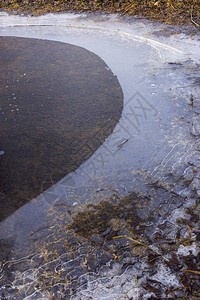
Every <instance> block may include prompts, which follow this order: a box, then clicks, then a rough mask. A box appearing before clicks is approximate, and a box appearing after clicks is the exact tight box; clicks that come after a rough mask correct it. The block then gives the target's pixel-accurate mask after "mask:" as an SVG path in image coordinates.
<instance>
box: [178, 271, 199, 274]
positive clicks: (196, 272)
mask: <svg viewBox="0 0 200 300" xmlns="http://www.w3.org/2000/svg"><path fill="white" fill-rule="evenodd" d="M182 271H184V272H190V273H195V274H200V272H199V271H193V270H182Z"/></svg>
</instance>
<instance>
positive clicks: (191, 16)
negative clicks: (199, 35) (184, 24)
mask: <svg viewBox="0 0 200 300" xmlns="http://www.w3.org/2000/svg"><path fill="white" fill-rule="evenodd" d="M190 19H191V22H192V23H193V24H194V25H195V26H196V27H198V28H199V27H200V25H199V24H197V23H196V22H195V21H194V20H193V5H192V6H191V15H190Z"/></svg>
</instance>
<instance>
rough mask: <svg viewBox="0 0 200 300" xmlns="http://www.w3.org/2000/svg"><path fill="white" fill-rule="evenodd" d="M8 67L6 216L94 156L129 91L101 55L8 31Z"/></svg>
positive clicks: (0, 110) (0, 135) (3, 45)
mask: <svg viewBox="0 0 200 300" xmlns="http://www.w3.org/2000/svg"><path fill="white" fill-rule="evenodd" d="M0 65H1V74H0V99H1V100H0V182H1V186H0V189H1V190H0V192H1V194H0V197H1V207H0V219H1V220H2V219H4V218H5V217H7V216H8V215H9V214H11V213H12V212H13V211H15V210H16V209H17V208H19V207H20V206H22V205H23V204H25V203H26V202H27V201H28V200H31V199H33V198H34V197H36V196H37V195H38V194H39V193H41V192H43V191H44V190H46V189H47V188H48V187H49V186H51V185H52V184H53V183H55V182H57V181H58V180H60V179H61V178H62V177H63V176H65V175H66V174H67V173H69V172H71V171H74V170H75V169H76V168H77V167H78V166H79V165H80V164H81V163H83V161H85V160H86V159H87V158H89V157H90V156H91V154H92V153H93V152H94V151H95V150H96V149H97V148H98V147H99V146H100V145H101V144H102V143H103V142H104V140H105V138H106V137H107V136H108V135H109V134H110V133H111V132H112V130H113V128H114V127H115V125H116V124H117V122H118V120H119V118H120V115H121V112H122V106H123V94H122V90H121V87H120V85H119V82H118V80H117V78H116V76H114V75H113V73H112V72H111V70H110V69H109V68H108V67H107V65H106V64H105V63H104V62H103V61H102V60H101V59H100V58H99V57H98V56H97V55H95V54H93V53H91V52H89V51H87V50H85V49H83V48H81V47H77V46H73V45H70V44H64V43H59V42H53V41H44V40H37V39H25V38H15V37H0ZM88 145H89V147H88Z"/></svg>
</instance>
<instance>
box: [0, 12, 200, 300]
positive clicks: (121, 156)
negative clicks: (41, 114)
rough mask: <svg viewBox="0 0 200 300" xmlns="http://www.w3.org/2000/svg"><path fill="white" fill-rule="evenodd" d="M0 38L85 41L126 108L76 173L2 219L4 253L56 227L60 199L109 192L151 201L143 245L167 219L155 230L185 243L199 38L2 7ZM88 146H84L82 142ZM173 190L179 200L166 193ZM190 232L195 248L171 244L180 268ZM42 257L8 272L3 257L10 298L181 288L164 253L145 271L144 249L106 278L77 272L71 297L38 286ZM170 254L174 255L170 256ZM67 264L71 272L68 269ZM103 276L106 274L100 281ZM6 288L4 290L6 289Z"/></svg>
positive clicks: (74, 201)
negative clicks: (110, 74) (128, 264)
mask: <svg viewBox="0 0 200 300" xmlns="http://www.w3.org/2000/svg"><path fill="white" fill-rule="evenodd" d="M0 35H1V36H20V37H29V38H41V39H48V40H55V41H62V42H67V43H71V44H75V45H78V46H82V47H84V48H86V49H88V50H90V51H92V52H94V53H95V54H97V55H99V56H100V57H101V58H102V59H103V60H104V61H105V62H106V63H107V65H108V66H109V67H110V69H111V70H112V71H113V72H114V74H116V76H117V77H118V80H119V82H120V84H121V86H122V89H123V93H124V110H123V113H122V117H121V119H120V121H119V124H118V125H117V126H116V128H115V130H114V132H113V133H112V134H111V135H110V136H109V138H108V139H107V140H106V142H105V143H104V144H103V145H102V146H101V147H100V148H99V149H98V150H97V151H96V152H95V153H94V154H93V156H92V157H91V158H90V159H89V160H88V161H86V162H85V163H84V164H83V165H81V167H80V168H79V169H77V170H76V172H74V173H71V174H68V175H66V177H65V178H63V180H61V181H60V182H58V183H57V184H55V185H54V186H53V187H52V188H50V189H49V190H47V191H44V193H42V194H41V195H40V196H39V197H38V198H37V199H34V200H32V201H31V202H30V203H28V204H27V205H25V206H23V207H22V208H20V209H19V210H18V211H16V212H15V213H14V214H13V215H11V216H10V217H8V218H7V219H6V220H4V221H3V222H2V223H1V224H0V226H1V232H0V238H1V240H2V241H3V242H4V244H5V245H10V246H9V247H10V248H11V249H12V255H11V259H21V258H22V257H23V256H25V255H29V254H30V253H29V251H28V249H30V247H32V246H33V245H34V244H37V241H38V240H41V239H42V240H43V241H44V242H45V240H46V237H47V235H48V234H49V228H52V231H53V230H54V229H53V228H54V225H55V220H57V221H58V219H59V216H60V213H61V210H60V206H61V207H62V213H63V211H64V210H65V205H67V206H70V207H77V206H78V205H82V204H85V202H86V199H87V201H89V202H97V201H99V200H101V199H102V198H105V199H108V198H109V197H110V196H111V195H112V194H113V193H114V192H117V193H118V195H119V196H120V197H121V196H124V195H127V194H128V192H131V191H138V192H140V193H144V194H145V193H148V194H150V195H151V197H150V200H149V203H148V206H145V207H141V208H140V209H138V214H139V216H140V217H143V218H145V216H147V218H148V216H150V215H152V216H153V217H154V221H153V222H152V224H150V225H149V227H148V229H146V231H145V234H146V236H148V239H149V240H148V242H149V243H150V244H154V242H155V240H154V237H155V234H156V233H158V232H159V230H161V228H159V226H160V225H162V224H165V226H164V228H162V230H163V232H164V236H165V238H166V239H168V241H169V240H170V241H172V240H173V241H174V240H175V239H176V236H177V232H178V231H180V230H182V231H181V237H182V241H183V240H184V239H186V237H188V235H189V234H188V233H187V230H186V227H187V226H186V224H182V227H180V224H177V222H176V220H177V218H182V219H184V220H189V221H188V224H190V226H191V228H194V227H195V225H194V224H193V223H192V222H193V221H194V220H191V219H190V217H189V215H186V214H185V212H184V207H186V206H189V205H195V204H197V206H196V209H197V210H198V203H197V202H198V198H199V195H200V175H199V172H200V171H199V166H200V157H199V147H200V146H199V142H198V137H199V135H200V128H199V124H200V122H199V114H200V99H199V91H200V86H199V72H200V66H199V63H200V52H199V46H200V40H199V37H198V36H197V35H194V36H192V37H191V36H189V35H188V34H187V32H186V33H184V31H183V32H182V33H180V30H178V29H177V28H174V27H171V26H166V25H160V24H154V23H151V22H147V21H144V20H138V19H135V18H124V19H123V18H120V17H118V16H116V15H111V16H105V15H93V14H89V15H86V14H82V15H78V14H58V15H54V14H48V15H44V16H40V17H30V16H28V17H27V16H26V17H25V16H13V15H10V16H8V15H7V14H5V13H1V15H0ZM94 138H95V137H94ZM87 147H89V145H85V148H86V149H87ZM1 150H2V151H3V149H1ZM186 181H187V184H186ZM188 182H189V184H188ZM172 193H174V195H176V197H172ZM169 199H170V201H169ZM50 209H52V210H53V211H54V219H53V220H52V218H49V214H48V213H47V212H48V211H49V210H50ZM55 214H56V217H55ZM198 221H199V219H198V220H196V225H198ZM58 222H59V221H58ZM186 223H187V222H186ZM169 224H171V227H169ZM184 226H185V227H184ZM197 230H199V229H198V228H197ZM192 234H193V236H192V241H193V242H194V244H192V243H191V244H190V245H185V244H184V243H185V240H184V242H183V244H180V247H179V248H177V254H176V255H178V256H177V257H176V258H177V259H175V258H174V260H175V261H176V263H177V264H178V261H179V264H180V265H182V268H186V265H185V263H186V262H185V260H184V259H183V261H181V260H182V256H184V255H186V257H187V253H191V252H190V251H192V253H193V256H194V257H193V260H195V259H196V258H195V257H197V256H198V251H199V250H198V249H196V248H195V247H197V248H198V242H196V240H195V233H194V232H193V231H192ZM197 235H198V233H196V236H197ZM165 243H168V242H167V241H165ZM157 246H159V245H157ZM187 246H189V247H190V248H186V247H187ZM177 247H178V246H177ZM157 251H158V249H157ZM159 251H160V248H159ZM163 251H164V250H163ZM173 251H175V250H173ZM81 255H85V253H82V254H81ZM174 255H175V254H174ZM37 257H38V256H37ZM40 259H41V258H40ZM40 259H38V260H36V261H34V259H33V258H32V256H31V258H30V257H29V256H28V258H27V259H24V260H23V259H22V260H20V261H18V262H19V263H21V262H22V261H23V262H24V261H26V263H25V264H24V265H23V266H22V267H21V268H20V271H18V270H17V268H16V264H15V263H14V264H13V263H11V265H12V268H13V269H12V276H11V275H10V273H9V272H10V271H9V270H8V269H7V265H9V263H7V264H6V265H5V267H3V269H2V282H3V284H6V283H8V282H9V284H13V287H12V289H11V290H10V294H13V295H17V291H18V290H20V296H18V297H21V298H17V296H16V299H49V297H50V295H53V293H54V294H56V293H57V294H56V295H57V296H56V298H55V299H62V297H64V298H63V299H70V297H72V299H90V298H89V297H91V299H138V297H139V296H141V297H143V298H142V299H150V297H151V296H152V297H157V295H158V290H160V294H159V297H161V298H162V296H160V295H163V293H164V292H166V290H167V289H169V294H168V295H170V293H171V295H175V296H176V297H182V296H183V295H181V294H179V289H182V287H183V282H184V280H182V279H180V277H179V276H178V275H177V273H176V272H177V270H175V271H174V269H173V268H171V265H169V266H168V265H166V264H165V263H164V262H163V261H162V257H160V261H159V263H160V265H157V266H155V265H154V266H153V267H151V270H150V271H149V268H148V266H149V265H146V262H144V261H145V260H144V256H142V255H141V261H140V258H138V256H137V257H134V259H133V261H132V262H131V267H130V268H125V269H124V268H122V267H121V265H120V264H116V265H115V264H111V265H110V266H109V268H108V270H106V271H105V272H104V273H103V274H102V273H101V272H100V271H98V272H99V273H98V272H93V276H94V277H95V278H96V279H95V280H93V279H92V277H90V276H89V273H87V272H85V273H86V274H85V273H84V272H82V273H81V275H80V278H82V276H88V277H87V279H84V285H81V283H80V282H79V283H77V290H76V291H77V293H76V295H75V294H73V292H70V294H66V290H65V291H64V292H61V291H60V290H59V288H58V286H59V284H58V285H56V284H55V286H57V289H55V290H51V289H49V288H48V289H46V290H44V291H43V290H42V289H40V288H39V287H38V288H37V284H38V281H39V277H40V275H41V274H40V273H38V268H39V269H40V267H41V268H43V266H44V265H45V264H44V261H42V262H41V265H40V264H39V263H38V265H37V262H38V261H40ZM167 259H168V260H169V261H171V256H170V254H168V256H167ZM58 260H59V259H58ZM60 261H61V262H62V257H61V258H60ZM60 261H59V262H60ZM65 262H66V261H65ZM48 263H49V269H52V270H53V269H54V270H55V266H56V265H57V264H58V261H56V262H55V265H54V261H52V260H50V261H49V262H48ZM107 263H108V262H107ZM121 263H122V262H121ZM80 264H81V263H80ZM123 264H124V262H123V263H122V265H123ZM17 265H18V264H17ZM65 270H68V271H69V268H68V266H67V267H66V269H65ZM122 270H123V271H122ZM52 272H53V271H52ZM29 273H30V274H29ZM7 274H9V276H11V278H12V280H13V281H12V282H11V279H9V276H8V275H7ZM13 274H14V275H13ZM43 274H44V273H43ZM54 275H55V273H54ZM104 277H105V278H107V279H105V281H104ZM181 278H182V277H181ZM19 279H20V280H19ZM193 279H194V278H193ZM6 280H7V281H6ZM181 280H182V281H181ZM191 280H192V279H191ZM36 283H37V284H36ZM86 283H87V284H86ZM97 283H98V284H97ZM62 284H63V282H62ZM52 285H53V286H54V284H52ZM63 285H64V284H63ZM66 285H67V284H65V285H64V286H65V287H66ZM149 286H150V287H152V288H149ZM161 286H162V288H161ZM27 287H28V288H27ZM184 287H185V286H184ZM15 289H16V290H15ZM58 290H59V291H58ZM2 293H3V292H2ZM4 293H5V294H6V293H7V294H9V289H6V290H5V291H4ZM173 293H174V294H173ZM63 295H65V296H63ZM67 295H68V296H67ZM165 295H167V294H165ZM13 297H14V296H13ZM11 299H12V298H11ZM13 299H14V298H13ZM51 299H54V298H51ZM152 299H157V298H152Z"/></svg>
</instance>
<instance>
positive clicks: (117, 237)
mask: <svg viewBox="0 0 200 300" xmlns="http://www.w3.org/2000/svg"><path fill="white" fill-rule="evenodd" d="M124 237H125V238H127V239H128V240H130V241H132V242H134V243H136V244H138V245H141V246H144V247H147V248H149V249H150V250H151V251H154V252H155V253H156V254H158V255H160V256H161V257H162V258H163V259H165V260H166V261H168V262H169V259H167V258H166V257H164V256H163V255H162V254H161V253H160V252H158V251H157V250H155V249H152V248H151V246H149V245H146V244H143V243H141V242H140V241H137V240H134V239H132V238H131V237H129V236H127V235H119V236H115V237H113V239H119V238H124Z"/></svg>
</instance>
